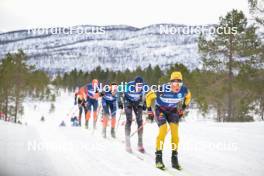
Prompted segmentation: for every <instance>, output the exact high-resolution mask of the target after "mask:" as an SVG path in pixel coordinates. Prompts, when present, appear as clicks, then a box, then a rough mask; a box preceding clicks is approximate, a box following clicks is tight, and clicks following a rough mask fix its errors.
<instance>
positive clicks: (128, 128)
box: [125, 103, 132, 152]
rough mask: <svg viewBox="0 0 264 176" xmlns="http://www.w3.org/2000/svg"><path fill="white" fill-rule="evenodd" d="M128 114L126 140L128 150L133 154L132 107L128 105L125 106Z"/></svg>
mask: <svg viewBox="0 0 264 176" xmlns="http://www.w3.org/2000/svg"><path fill="white" fill-rule="evenodd" d="M125 114H126V125H125V136H126V137H125V138H126V149H127V151H128V152H132V150H131V144H130V133H131V124H132V106H131V105H130V104H129V103H128V104H126V105H125Z"/></svg>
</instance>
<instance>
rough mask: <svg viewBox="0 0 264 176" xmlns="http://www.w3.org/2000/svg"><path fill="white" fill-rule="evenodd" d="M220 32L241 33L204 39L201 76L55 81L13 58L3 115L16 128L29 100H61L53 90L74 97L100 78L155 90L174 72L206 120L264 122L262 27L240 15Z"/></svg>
mask: <svg viewBox="0 0 264 176" xmlns="http://www.w3.org/2000/svg"><path fill="white" fill-rule="evenodd" d="M253 7H255V6H253ZM258 24H259V25H263V24H262V23H258ZM216 27H230V28H233V27H235V28H236V29H237V33H235V34H234V33H215V34H212V35H211V36H206V35H203V34H201V35H200V37H199V39H198V51H199V54H200V56H201V58H202V65H203V66H202V68H200V69H195V70H189V69H188V66H185V65H183V64H179V63H175V64H173V65H171V66H170V67H169V68H167V69H165V70H164V69H161V68H160V67H159V66H158V65H157V66H154V67H153V66H151V65H149V66H148V67H146V68H144V69H143V68H141V67H137V68H136V69H135V70H128V69H127V70H125V71H113V70H109V69H106V70H103V69H101V68H100V67H97V68H96V69H95V70H93V71H90V72H84V71H82V70H76V69H74V70H72V71H71V72H69V73H63V74H59V73H58V74H57V76H56V78H55V79H53V80H51V79H50V78H49V77H48V75H47V73H45V72H43V71H40V70H36V69H35V68H34V67H32V66H28V65H27V64H26V61H27V57H26V55H25V53H24V52H23V51H21V50H19V51H18V53H14V54H10V53H9V54H7V55H6V56H5V58H4V59H2V60H1V62H0V81H1V84H0V112H3V113H4V114H5V117H13V118H14V121H15V122H16V121H17V118H18V115H21V114H23V106H22V103H23V101H24V100H25V98H38V99H41V100H47V99H53V100H55V97H54V95H52V93H51V92H52V91H51V89H50V85H53V86H55V87H56V88H65V89H70V90H72V91H73V90H74V89H75V88H76V87H77V86H83V85H85V84H87V83H88V82H91V81H92V79H94V78H96V79H98V80H99V81H100V82H102V83H106V82H117V83H121V82H128V81H131V80H133V79H134V77H135V76H137V75H140V76H142V77H143V78H144V79H145V80H146V82H147V83H148V84H150V85H152V84H163V83H166V82H168V81H169V77H170V74H171V72H173V71H175V70H179V71H181V72H182V74H183V75H184V83H185V84H186V85H187V86H188V87H189V88H190V90H191V92H192V94H193V103H194V104H195V105H197V107H198V108H199V110H200V111H201V112H202V113H203V114H207V113H208V111H209V110H211V109H213V110H215V112H216V120H217V121H253V120H254V117H259V118H261V119H262V120H264V91H263V88H264V44H263V41H261V39H260V37H261V35H262V37H263V34H257V32H256V31H257V27H256V26H254V24H248V20H247V18H246V17H245V15H244V14H243V12H242V11H238V10H232V11H230V12H228V13H227V14H226V16H224V17H221V18H220V19H219V23H218V25H216ZM263 27H264V26H263ZM51 97H52V98H51Z"/></svg>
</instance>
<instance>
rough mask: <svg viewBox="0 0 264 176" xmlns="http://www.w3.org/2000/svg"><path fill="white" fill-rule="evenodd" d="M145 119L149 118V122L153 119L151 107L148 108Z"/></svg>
mask: <svg viewBox="0 0 264 176" xmlns="http://www.w3.org/2000/svg"><path fill="white" fill-rule="evenodd" d="M147 120H149V121H150V122H153V120H154V113H153V111H152V108H151V107H149V108H148V117H147Z"/></svg>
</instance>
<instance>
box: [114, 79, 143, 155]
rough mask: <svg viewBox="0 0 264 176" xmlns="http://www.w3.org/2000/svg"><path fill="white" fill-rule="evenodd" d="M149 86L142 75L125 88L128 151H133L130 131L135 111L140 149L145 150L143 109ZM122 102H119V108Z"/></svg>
mask: <svg viewBox="0 0 264 176" xmlns="http://www.w3.org/2000/svg"><path fill="white" fill-rule="evenodd" d="M145 86H147V85H146V84H145V83H144V80H143V78H142V77H140V76H137V77H136V78H135V80H134V81H131V82H129V83H128V84H127V85H126V87H125V90H124V107H125V114H126V125H125V141H126V151H127V152H130V153H131V152H132V149H131V144H130V133H131V124H132V117H133V112H134V113H135V116H136V122H137V126H138V131H137V132H138V150H139V151H140V152H142V153H144V152H145V149H144V147H143V119H142V111H143V106H144V95H145V93H146V92H145V91H144V90H143V89H144V87H145ZM121 106H122V104H120V103H119V108H120V107H121ZM121 108H122V107H121Z"/></svg>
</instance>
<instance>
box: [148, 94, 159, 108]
mask: <svg viewBox="0 0 264 176" xmlns="http://www.w3.org/2000/svg"><path fill="white" fill-rule="evenodd" d="M156 98H157V95H156V93H155V92H154V91H153V90H151V91H149V92H148V93H147V94H146V105H147V108H151V106H152V105H153V103H154V101H155V100H156Z"/></svg>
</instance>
